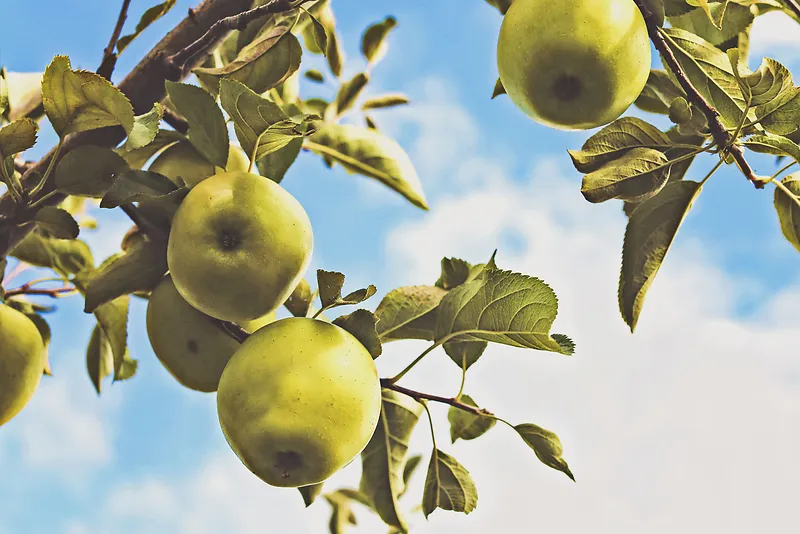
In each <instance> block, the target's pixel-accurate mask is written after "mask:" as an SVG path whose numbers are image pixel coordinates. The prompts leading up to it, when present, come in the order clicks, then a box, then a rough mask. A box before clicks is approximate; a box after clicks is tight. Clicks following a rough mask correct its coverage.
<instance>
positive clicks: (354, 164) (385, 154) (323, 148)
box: [305, 123, 428, 210]
mask: <svg viewBox="0 0 800 534" xmlns="http://www.w3.org/2000/svg"><path fill="white" fill-rule="evenodd" d="M305 146H306V147H308V148H309V149H311V150H312V151H314V152H316V153H318V154H320V155H322V156H324V157H328V158H330V159H331V160H333V161H335V162H336V163H339V164H340V165H341V166H342V167H344V169H345V170H346V171H347V172H349V173H357V174H361V175H364V176H367V177H369V178H374V179H375V180H378V181H380V182H381V183H383V184H384V185H386V186H387V187H389V188H391V189H393V190H394V191H396V192H398V193H400V194H401V195H403V196H404V197H405V198H406V199H407V200H408V201H409V202H411V203H412V204H414V205H415V206H417V207H419V208H422V209H425V210H427V209H428V204H427V202H426V201H425V194H424V193H423V191H422V184H421V183H420V180H419V177H418V176H417V171H416V170H415V169H414V165H413V164H412V163H411V160H410V159H409V157H408V154H406V152H405V151H404V150H403V148H402V147H401V146H400V145H399V144H397V142H396V141H394V140H393V139H391V138H389V137H386V136H385V135H383V134H381V133H380V132H377V131H375V130H370V129H369V128H362V127H359V126H354V125H349V124H348V125H343V124H335V123H326V124H324V125H322V126H321V127H320V128H319V129H318V130H317V132H316V133H314V134H313V135H312V136H311V137H309V138H308V139H306V141H305Z"/></svg>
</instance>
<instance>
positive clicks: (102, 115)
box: [42, 56, 134, 139]
mask: <svg viewBox="0 0 800 534" xmlns="http://www.w3.org/2000/svg"><path fill="white" fill-rule="evenodd" d="M42 102H43V104H44V111H45V113H46V114H47V118H48V119H50V123H51V124H52V125H53V129H54V130H55V131H56V133H57V134H58V136H59V137H61V138H62V139H63V137H64V136H65V135H67V134H70V133H76V132H83V131H86V130H94V129H97V128H103V127H105V126H117V125H120V126H122V127H123V128H124V129H125V131H126V132H129V133H130V131H131V129H132V128H133V121H134V115H133V107H132V106H131V103H130V102H129V101H128V98H127V97H126V96H125V95H124V94H122V92H121V91H120V90H119V89H117V88H116V87H114V86H113V85H112V84H111V82H109V81H108V80H106V79H105V78H103V77H102V76H100V75H98V74H95V73H94V72H88V71H83V70H78V71H73V70H70V63H69V58H67V57H66V56H56V57H55V58H54V59H53V61H52V63H50V65H49V66H48V67H47V70H45V72H44V78H43V79H42Z"/></svg>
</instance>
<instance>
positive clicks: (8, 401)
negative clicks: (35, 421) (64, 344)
mask: <svg viewBox="0 0 800 534" xmlns="http://www.w3.org/2000/svg"><path fill="white" fill-rule="evenodd" d="M45 365H46V357H45V348H44V343H43V342H42V336H41V335H40V334H39V329H38V328H36V325H35V324H33V321H31V320H30V319H28V318H27V317H26V316H25V314H23V313H22V312H19V311H17V310H15V309H14V308H12V307H11V306H8V305H6V304H0V426H2V425H4V424H5V423H7V422H9V421H10V420H11V419H12V418H13V417H14V416H16V415H17V414H18V413H19V412H20V411H22V409H23V408H24V407H25V405H26V404H28V401H30V400H31V397H33V394H34V392H35V391H36V388H38V387H39V382H40V381H41V379H42V373H43V372H44V369H45Z"/></svg>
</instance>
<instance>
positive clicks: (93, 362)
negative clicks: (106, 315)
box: [86, 324, 114, 395]
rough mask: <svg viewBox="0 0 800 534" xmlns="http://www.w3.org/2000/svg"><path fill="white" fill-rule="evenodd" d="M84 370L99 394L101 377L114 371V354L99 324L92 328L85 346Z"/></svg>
mask: <svg viewBox="0 0 800 534" xmlns="http://www.w3.org/2000/svg"><path fill="white" fill-rule="evenodd" d="M86 370H87V371H88V373H89V380H91V381H92V385H93V386H94V389H95V391H97V394H98V395H100V394H101V393H102V392H103V379H104V378H105V377H107V376H109V375H110V374H111V373H113V372H114V354H113V353H112V351H111V344H110V343H109V342H108V338H107V337H106V335H105V334H104V333H103V329H102V327H101V326H100V325H99V324H97V325H95V327H94V328H93V329H92V335H91V337H90V338H89V345H88V346H87V347H86Z"/></svg>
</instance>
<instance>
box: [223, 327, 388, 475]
mask: <svg viewBox="0 0 800 534" xmlns="http://www.w3.org/2000/svg"><path fill="white" fill-rule="evenodd" d="M217 411H218V414H219V422H220V426H221V427H222V432H223V434H224V435H225V438H226V439H227V441H228V444H229V445H230V446H231V448H232V449H233V451H234V452H235V453H236V455H237V456H238V457H239V459H240V460H241V461H242V463H244V465H245V466H246V467H247V468H248V469H249V470H250V471H251V472H253V473H254V474H255V475H256V476H258V477H259V478H260V479H262V480H263V481H264V482H266V483H267V484H270V485H272V486H279V487H300V486H307V485H310V484H316V483H318V482H322V481H323V480H325V479H327V478H328V477H330V476H331V475H333V474H334V473H335V472H337V471H338V470H340V469H341V468H342V467H344V466H346V465H347V464H349V463H350V462H351V461H353V459H354V458H356V457H357V456H358V455H359V454H360V453H361V451H362V450H364V447H366V446H367V443H368V442H369V440H370V438H371V437H372V434H373V433H374V431H375V427H376V426H377V423H378V418H379V416H380V413H381V386H380V379H379V378H378V372H377V370H376V368H375V364H374V362H373V359H372V356H371V355H370V353H369V351H367V349H366V348H365V347H364V346H363V345H362V344H361V342H359V341H358V339H356V338H355V337H353V335H351V334H350V333H349V332H347V331H346V330H344V329H342V328H339V327H338V326H336V325H334V324H331V323H327V322H324V321H318V320H316V319H310V318H301V317H290V318H288V319H281V320H279V321H276V322H274V323H271V324H269V325H267V326H265V327H263V328H261V329H259V330H258V331H257V332H256V333H255V334H253V335H252V336H250V337H249V338H248V339H247V340H246V341H245V342H244V343H243V344H242V346H241V348H239V350H238V351H236V353H234V355H233V357H232V358H231V360H230V362H228V365H227V367H225V371H223V373H222V378H221V379H220V383H219V390H218V392H217Z"/></svg>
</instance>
